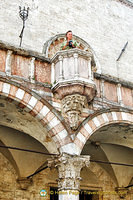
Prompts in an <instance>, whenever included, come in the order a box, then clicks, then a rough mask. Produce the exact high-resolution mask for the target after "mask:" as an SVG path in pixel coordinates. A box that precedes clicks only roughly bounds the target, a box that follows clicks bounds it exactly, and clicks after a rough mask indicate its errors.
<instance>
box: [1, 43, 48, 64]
mask: <svg viewBox="0 0 133 200" xmlns="http://www.w3.org/2000/svg"><path fill="white" fill-rule="evenodd" d="M0 49H3V50H11V51H13V53H14V54H18V55H21V56H26V57H35V58H36V60H41V61H45V62H48V63H50V59H49V58H46V57H45V56H44V55H43V54H41V53H38V52H35V51H32V50H29V49H23V48H20V47H19V46H14V45H12V44H9V43H6V42H3V41H1V40H0Z"/></svg>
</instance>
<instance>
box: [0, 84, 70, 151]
mask: <svg viewBox="0 0 133 200" xmlns="http://www.w3.org/2000/svg"><path fill="white" fill-rule="evenodd" d="M0 95H1V96H4V97H7V98H9V99H10V100H11V101H17V102H18V103H19V106H20V108H26V111H27V112H28V113H29V114H30V115H32V116H33V117H34V118H35V119H37V120H38V121H39V122H40V123H41V124H42V126H43V127H44V128H45V129H46V130H47V132H48V134H49V135H50V137H51V138H52V139H53V141H54V142H55V144H56V147H57V148H58V149H59V148H60V147H61V146H62V145H63V144H64V143H65V142H67V143H71V142H72V140H71V138H70V137H69V135H68V132H67V130H66V128H65V126H64V124H63V120H62V118H61V117H60V116H59V114H58V113H57V112H56V111H55V109H54V108H53V107H52V106H51V105H50V104H49V103H48V102H47V101H46V100H44V99H43V98H41V97H40V96H39V95H37V94H35V93H34V92H33V91H30V90H28V89H26V88H23V87H21V86H20V87H19V86H18V84H17V86H16V84H13V83H7V82H4V81H3V80H2V81H1V80H0ZM31 136H32V133H31ZM33 137H35V136H33ZM36 139H37V140H38V138H37V137H36ZM43 139H44V138H43V136H42V137H41V138H40V142H41V143H42V144H43V142H44V141H43Z"/></svg>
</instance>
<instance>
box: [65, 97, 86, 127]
mask: <svg viewBox="0 0 133 200" xmlns="http://www.w3.org/2000/svg"><path fill="white" fill-rule="evenodd" d="M85 107H87V99H86V97H85V96H81V95H79V94H75V95H68V96H66V97H64V98H63V99H62V114H63V115H64V117H65V115H66V116H67V118H68V120H69V123H70V127H71V128H72V129H73V130H76V129H77V128H78V125H79V120H80V114H81V112H82V110H83V108H85Z"/></svg>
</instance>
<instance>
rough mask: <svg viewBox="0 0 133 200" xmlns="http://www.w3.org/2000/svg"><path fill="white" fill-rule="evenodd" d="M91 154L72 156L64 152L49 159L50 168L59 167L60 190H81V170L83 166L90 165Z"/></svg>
mask: <svg viewBox="0 0 133 200" xmlns="http://www.w3.org/2000/svg"><path fill="white" fill-rule="evenodd" d="M89 164H90V156H76V155H74V156H72V155H69V154H66V153H63V154H62V155H60V156H56V157H52V158H51V159H48V166H49V167H50V168H53V167H57V168H58V172H59V179H58V190H60V191H61V190H79V189H80V181H81V177H80V171H81V169H82V168H83V167H85V166H87V167H88V166H89Z"/></svg>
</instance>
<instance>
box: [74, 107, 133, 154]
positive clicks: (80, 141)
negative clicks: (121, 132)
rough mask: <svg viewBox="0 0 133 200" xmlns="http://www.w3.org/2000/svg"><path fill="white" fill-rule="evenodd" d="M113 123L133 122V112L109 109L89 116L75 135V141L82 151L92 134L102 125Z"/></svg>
mask: <svg viewBox="0 0 133 200" xmlns="http://www.w3.org/2000/svg"><path fill="white" fill-rule="evenodd" d="M113 123H128V124H133V113H132V112H128V111H114V110H112V111H109V112H103V113H100V114H98V115H95V116H93V117H92V118H91V119H89V118H88V121H86V123H85V124H83V125H82V126H81V128H80V130H79V132H78V134H77V136H76V137H75V140H74V143H75V144H76V145H77V146H78V147H79V148H80V153H81V151H82V149H83V147H84V145H85V144H86V142H87V140H88V139H89V138H90V136H91V135H92V134H93V133H94V132H95V131H97V130H98V129H100V128H101V127H103V126H105V125H109V124H113Z"/></svg>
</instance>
